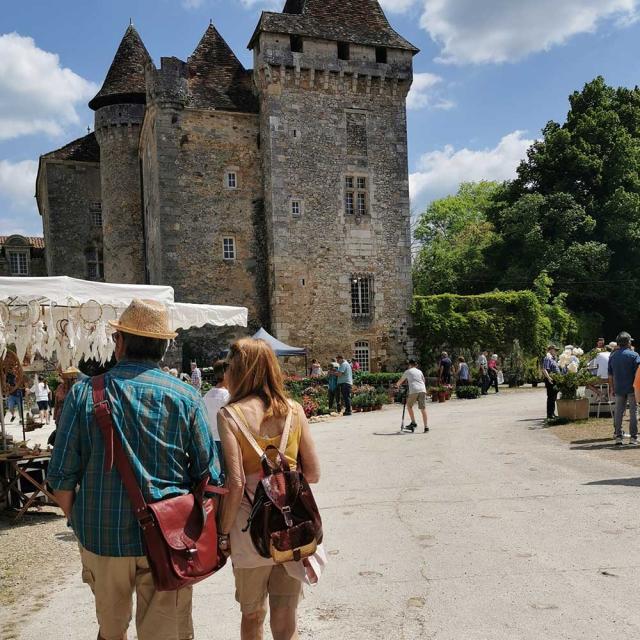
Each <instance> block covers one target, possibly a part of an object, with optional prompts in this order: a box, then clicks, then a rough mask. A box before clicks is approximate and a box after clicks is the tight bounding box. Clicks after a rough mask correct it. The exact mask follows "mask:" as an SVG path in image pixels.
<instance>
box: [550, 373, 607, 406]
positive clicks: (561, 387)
mask: <svg viewBox="0 0 640 640" xmlns="http://www.w3.org/2000/svg"><path fill="white" fill-rule="evenodd" d="M551 378H552V379H553V382H554V383H555V385H556V387H558V391H560V394H561V396H560V399H561V400H577V398H578V389H579V388H580V387H585V386H586V385H588V384H591V383H592V382H596V381H597V380H598V379H597V378H595V377H594V376H593V375H591V373H589V371H588V370H587V369H578V370H577V371H568V372H567V373H554V374H552V376H551Z"/></svg>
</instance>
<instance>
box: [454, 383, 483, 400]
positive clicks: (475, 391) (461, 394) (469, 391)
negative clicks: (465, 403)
mask: <svg viewBox="0 0 640 640" xmlns="http://www.w3.org/2000/svg"><path fill="white" fill-rule="evenodd" d="M456 396H457V397H458V398H460V400H475V399H476V398H479V397H480V388H479V387H476V386H475V385H466V386H459V387H456Z"/></svg>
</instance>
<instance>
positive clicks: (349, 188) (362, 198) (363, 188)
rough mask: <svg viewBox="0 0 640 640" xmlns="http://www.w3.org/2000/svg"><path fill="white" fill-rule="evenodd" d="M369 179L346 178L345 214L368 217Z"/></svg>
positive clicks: (361, 177) (360, 177) (359, 177)
mask: <svg viewBox="0 0 640 640" xmlns="http://www.w3.org/2000/svg"><path fill="white" fill-rule="evenodd" d="M368 202H369V193H368V183H367V178H366V177H364V176H347V177H346V178H345V196H344V212H345V214H347V215H354V214H355V215H357V216H366V215H368V213H369V205H368Z"/></svg>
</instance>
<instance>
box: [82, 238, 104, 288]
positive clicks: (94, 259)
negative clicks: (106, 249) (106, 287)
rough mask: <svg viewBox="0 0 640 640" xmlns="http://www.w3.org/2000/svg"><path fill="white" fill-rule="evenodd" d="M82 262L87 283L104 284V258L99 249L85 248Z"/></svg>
mask: <svg viewBox="0 0 640 640" xmlns="http://www.w3.org/2000/svg"><path fill="white" fill-rule="evenodd" d="M84 261H85V267H86V273H87V280H88V281H89V282H104V256H103V254H102V250H101V249H100V247H97V246H96V247H87V249H85V252H84Z"/></svg>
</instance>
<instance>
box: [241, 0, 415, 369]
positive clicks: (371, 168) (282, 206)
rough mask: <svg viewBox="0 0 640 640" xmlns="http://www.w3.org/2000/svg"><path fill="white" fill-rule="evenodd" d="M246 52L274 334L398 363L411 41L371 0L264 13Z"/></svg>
mask: <svg viewBox="0 0 640 640" xmlns="http://www.w3.org/2000/svg"><path fill="white" fill-rule="evenodd" d="M249 46H250V48H251V49H252V50H253V53H254V82H255V85H256V87H257V90H258V94H259V99H260V118H261V140H262V145H261V149H262V154H263V172H264V182H265V211H266V218H267V229H268V230H269V257H270V260H269V272H270V286H271V288H270V297H271V314H272V329H273V330H274V331H275V333H276V335H277V336H278V337H279V338H280V339H281V340H284V341H285V342H289V343H291V344H301V345H307V346H309V347H310V348H311V349H312V351H313V352H314V353H319V354H321V355H322V356H323V357H329V356H331V355H332V354H335V353H338V352H345V350H347V353H346V354H345V355H346V356H350V355H352V354H355V356H356V357H357V358H358V359H359V360H361V361H365V362H366V364H367V367H368V368H370V369H374V370H375V369H380V368H386V367H387V366H390V365H391V363H393V364H394V365H395V363H397V362H399V361H402V360H403V359H404V357H405V356H406V349H407V344H406V340H405V337H406V328H407V317H408V309H409V306H410V304H411V294H412V289H411V248H410V240H411V235H410V204H409V181H408V164H407V126H406V97H407V93H408V91H409V89H410V87H411V83H412V79H413V75H412V65H413V56H414V55H415V53H416V52H417V49H416V48H415V47H414V46H413V45H411V44H410V43H409V42H407V41H406V40H405V39H404V38H402V37H401V36H399V35H398V34H397V33H396V32H395V31H394V30H393V29H392V28H391V26H390V25H389V22H388V21H387V19H386V17H385V15H384V13H383V11H382V9H381V7H380V5H379V4H378V2H377V1H376V0H357V1H356V0H346V1H345V0H288V1H287V3H286V5H285V8H284V11H283V12H282V13H263V14H262V18H261V20H260V23H259V25H258V27H257V29H256V31H255V33H254V36H253V38H252V40H251V42H250V45H249ZM301 318H304V321H301Z"/></svg>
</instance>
